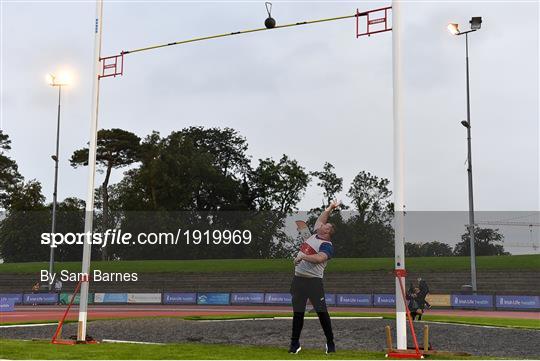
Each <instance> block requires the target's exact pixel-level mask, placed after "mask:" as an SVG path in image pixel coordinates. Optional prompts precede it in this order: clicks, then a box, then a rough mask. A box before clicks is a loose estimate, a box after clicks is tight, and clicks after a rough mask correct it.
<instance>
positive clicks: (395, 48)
mask: <svg viewBox="0 0 540 361" xmlns="http://www.w3.org/2000/svg"><path fill="white" fill-rule="evenodd" d="M392 28H393V31H392V74H393V76H392V78H393V79H392V80H393V86H392V87H393V98H394V102H393V118H394V269H395V270H396V272H400V271H401V272H405V225H404V215H405V191H404V179H405V156H404V153H403V152H404V146H403V102H402V94H403V91H402V84H403V82H402V76H403V71H402V70H403V69H402V67H401V65H402V61H401V44H402V43H401V34H402V25H401V2H400V1H399V0H394V1H393V2H392ZM402 280H403V286H404V285H405V284H406V283H405V277H404V276H403V277H402V278H400V277H396V279H395V283H396V296H395V299H396V343H397V345H396V346H397V349H398V350H406V349H407V314H406V307H407V306H406V305H405V301H404V299H403V297H400V295H401V287H402V285H401V284H400V283H401V282H402Z"/></svg>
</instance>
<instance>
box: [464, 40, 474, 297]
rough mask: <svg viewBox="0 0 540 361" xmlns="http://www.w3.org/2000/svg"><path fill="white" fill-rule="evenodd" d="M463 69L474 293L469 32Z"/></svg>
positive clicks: (472, 265)
mask: <svg viewBox="0 0 540 361" xmlns="http://www.w3.org/2000/svg"><path fill="white" fill-rule="evenodd" d="M465 71H466V72H467V75H466V77H467V123H469V126H468V127H467V150H468V151H467V165H468V167H467V174H468V182H469V242H470V249H471V286H472V290H473V292H475V293H476V250H475V239H474V197H473V176H472V149H471V96H470V89H469V34H468V33H466V34H465Z"/></svg>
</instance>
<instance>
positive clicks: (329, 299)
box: [324, 293, 336, 306]
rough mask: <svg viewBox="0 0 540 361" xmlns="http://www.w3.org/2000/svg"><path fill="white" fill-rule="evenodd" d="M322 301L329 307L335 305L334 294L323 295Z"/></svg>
mask: <svg viewBox="0 0 540 361" xmlns="http://www.w3.org/2000/svg"><path fill="white" fill-rule="evenodd" d="M324 299H325V301H326V304H327V305H329V306H335V304H336V294H335V293H325V294H324Z"/></svg>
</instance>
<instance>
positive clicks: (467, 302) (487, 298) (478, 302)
mask: <svg viewBox="0 0 540 361" xmlns="http://www.w3.org/2000/svg"><path fill="white" fill-rule="evenodd" d="M451 298H452V307H473V308H493V296H491V295H452V297H451Z"/></svg>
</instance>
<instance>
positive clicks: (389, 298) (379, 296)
mask: <svg viewBox="0 0 540 361" xmlns="http://www.w3.org/2000/svg"><path fill="white" fill-rule="evenodd" d="M395 305H396V295H395V294H393V293H376V294H374V295H373V306H384V307H394V306H395Z"/></svg>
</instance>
